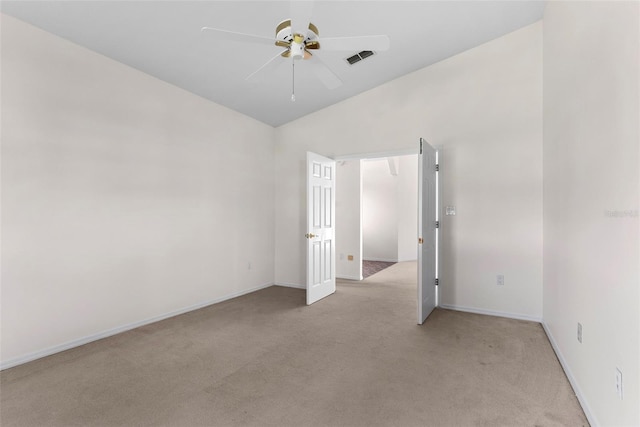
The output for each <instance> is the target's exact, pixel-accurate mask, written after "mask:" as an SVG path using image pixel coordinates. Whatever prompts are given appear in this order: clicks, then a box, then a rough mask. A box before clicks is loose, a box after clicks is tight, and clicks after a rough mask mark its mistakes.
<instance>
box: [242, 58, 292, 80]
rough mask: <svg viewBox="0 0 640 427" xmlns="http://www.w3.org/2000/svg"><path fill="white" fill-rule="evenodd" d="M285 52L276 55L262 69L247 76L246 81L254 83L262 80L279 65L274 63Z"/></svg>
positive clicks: (276, 62) (277, 62)
mask: <svg viewBox="0 0 640 427" xmlns="http://www.w3.org/2000/svg"><path fill="white" fill-rule="evenodd" d="M284 52H286V50H284V51H282V52H280V53H278V54H277V55H276V56H274V57H273V58H271V59H270V60H268V61H267V62H266V63H265V64H264V65H263V66H262V67H260V68H258V69H257V70H255V71H254V72H253V73H251V74H249V75H248V76H247V78H245V80H246V81H248V82H252V83H256V82H259V81H260V80H262V78H263V77H264V76H265V75H267V74H268V72H270V71H273V70H274V69H275V68H276V67H277V66H278V65H280V64H281V62H280V61H276V59H278V57H279V56H280V55H282V54H283V53H284Z"/></svg>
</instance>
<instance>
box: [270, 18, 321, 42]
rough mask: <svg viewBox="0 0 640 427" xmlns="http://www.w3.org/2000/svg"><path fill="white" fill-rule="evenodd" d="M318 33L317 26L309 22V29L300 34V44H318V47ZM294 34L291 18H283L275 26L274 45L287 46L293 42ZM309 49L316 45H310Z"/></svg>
mask: <svg viewBox="0 0 640 427" xmlns="http://www.w3.org/2000/svg"><path fill="white" fill-rule="evenodd" d="M318 35H319V32H318V27H316V26H315V25H314V24H312V23H309V29H308V30H307V33H306V34H302V37H303V41H302V44H303V45H304V46H305V47H310V46H307V45H308V44H310V43H311V44H312V45H313V46H315V45H318V47H319V44H318ZM294 36H295V34H293V31H292V30H291V20H290V19H285V20H284V21H282V22H280V23H279V24H278V26H277V27H276V46H281V47H289V46H290V45H291V43H292V42H294ZM311 49H317V47H311Z"/></svg>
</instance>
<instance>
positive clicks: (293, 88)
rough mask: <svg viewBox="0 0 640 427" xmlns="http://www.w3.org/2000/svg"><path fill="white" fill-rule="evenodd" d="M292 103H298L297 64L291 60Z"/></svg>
mask: <svg viewBox="0 0 640 427" xmlns="http://www.w3.org/2000/svg"><path fill="white" fill-rule="evenodd" d="M291 102H296V62H295V61H294V60H293V59H292V60H291Z"/></svg>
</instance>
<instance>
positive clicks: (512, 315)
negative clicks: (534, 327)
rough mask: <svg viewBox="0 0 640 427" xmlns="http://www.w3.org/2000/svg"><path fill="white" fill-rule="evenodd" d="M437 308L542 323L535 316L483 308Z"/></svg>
mask: <svg viewBox="0 0 640 427" xmlns="http://www.w3.org/2000/svg"><path fill="white" fill-rule="evenodd" d="M438 307H441V308H444V309H447V310H455V311H464V312H466V313H475V314H485V315H487V316H497V317H506V318H509V319H517V320H528V321H529V322H537V323H541V322H542V319H541V318H539V317H535V316H528V315H526V314H518V313H508V312H504V311H493V310H485V309H483V308H473V307H463V306H460V305H449V304H438Z"/></svg>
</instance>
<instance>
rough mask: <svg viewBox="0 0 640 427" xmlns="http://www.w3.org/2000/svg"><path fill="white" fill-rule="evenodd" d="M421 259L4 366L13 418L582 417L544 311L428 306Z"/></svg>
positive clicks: (3, 411)
mask: <svg viewBox="0 0 640 427" xmlns="http://www.w3.org/2000/svg"><path fill="white" fill-rule="evenodd" d="M415 286H416V285H415V263H399V264H396V265H394V266H392V267H391V268H388V269H386V270H383V271H382V272H380V273H378V274H375V275H373V276H371V277H370V278H369V279H368V280H367V281H366V285H363V283H362V282H340V283H339V285H338V290H337V292H336V294H335V295H332V296H330V297H328V298H326V299H324V300H322V301H320V302H318V303H316V304H314V305H313V306H310V307H306V306H305V293H304V291H302V290H299V289H290V288H284V287H277V286H274V287H271V288H268V289H265V290H262V291H259V292H255V293H252V294H250V295H246V296H243V297H240V298H236V299H233V300H230V301H227V302H224V303H221V304H217V305H215V306H211V307H208V308H204V309H201V310H198V311H195V312H191V313H188V314H184V315H181V316H177V317H174V318H172V319H168V320H165V321H162V322H158V323H155V324H153V325H149V326H145V327H141V328H138V329H135V330H133V331H130V332H126V333H123V334H120V335H117V336H114V337H111V338H107V339H104V340H101V341H98V342H95V343H91V344H88V345H85V346H82V347H79V348H76V349H73V350H69V351H66V352H63V353H59V354H56V355H53V356H50V357H47V358H44V359H40V360H38V361H34V362H31V363H28V364H25V365H21V366H18V367H15V368H12V369H8V370H5V371H3V372H2V373H1V374H0V392H1V407H0V424H1V425H2V426H3V427H8V426H88V425H102V426H112V425H122V426H144V425H170V426H237V425H254V426H583V425H587V420H586V419H585V417H584V414H583V412H582V410H581V409H580V406H579V405H578V402H577V400H576V398H575V396H574V394H573V392H572V389H571V387H570V385H569V383H568V381H567V379H566V377H565V376H564V374H563V371H562V369H561V367H560V365H559V363H558V361H557V359H556V357H555V355H554V353H553V350H552V349H551V346H550V344H549V342H548V340H547V338H546V336H545V334H544V332H543V330H542V328H541V326H540V325H539V324H536V323H532V322H525V321H519V320H510V319H503V318H497V317H489V316H481V315H475V314H468V313H461V312H455V311H448V310H440V309H437V310H436V311H434V312H433V314H432V315H431V316H430V317H429V319H428V320H427V322H426V323H425V324H424V325H422V326H418V325H416V322H415V317H416V314H415V293H416V289H415Z"/></svg>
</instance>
